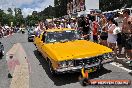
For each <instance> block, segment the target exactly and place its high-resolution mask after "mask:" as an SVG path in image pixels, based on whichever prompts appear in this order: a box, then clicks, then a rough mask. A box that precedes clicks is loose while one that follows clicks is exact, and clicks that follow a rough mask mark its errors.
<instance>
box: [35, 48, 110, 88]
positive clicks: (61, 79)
mask: <svg viewBox="0 0 132 88" xmlns="http://www.w3.org/2000/svg"><path fill="white" fill-rule="evenodd" d="M34 54H35V56H36V58H37V59H38V60H39V62H40V65H42V67H43V69H44V70H45V72H46V74H47V75H48V77H49V78H50V79H51V80H52V81H53V82H54V84H55V85H56V86H62V85H66V84H70V83H76V82H78V81H79V80H78V77H79V76H80V73H67V74H60V75H58V76H56V77H54V76H52V75H51V73H50V71H49V67H48V64H47V62H46V61H45V59H44V58H43V57H42V55H41V54H40V53H39V52H38V51H37V50H35V51H34ZM110 72H111V71H110V70H107V69H105V68H103V69H102V70H101V71H98V72H94V73H92V74H89V76H90V78H91V79H94V78H98V77H99V76H102V75H104V74H107V73H110Z"/></svg>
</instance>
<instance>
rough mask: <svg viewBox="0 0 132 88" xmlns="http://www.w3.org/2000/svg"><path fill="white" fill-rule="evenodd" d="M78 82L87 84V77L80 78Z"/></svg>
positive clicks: (83, 84)
mask: <svg viewBox="0 0 132 88" xmlns="http://www.w3.org/2000/svg"><path fill="white" fill-rule="evenodd" d="M80 84H81V85H82V86H87V85H88V79H87V78H82V79H81V80H80Z"/></svg>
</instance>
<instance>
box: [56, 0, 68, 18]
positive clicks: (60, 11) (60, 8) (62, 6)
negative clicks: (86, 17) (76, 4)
mask: <svg viewBox="0 0 132 88" xmlns="http://www.w3.org/2000/svg"><path fill="white" fill-rule="evenodd" d="M67 3H68V0H54V5H55V12H56V13H55V14H56V17H62V16H64V15H66V14H67Z"/></svg>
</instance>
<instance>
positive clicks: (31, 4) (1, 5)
mask: <svg viewBox="0 0 132 88" xmlns="http://www.w3.org/2000/svg"><path fill="white" fill-rule="evenodd" d="M49 5H52V6H54V0H0V9H3V10H5V12H6V10H7V9H8V8H12V9H14V8H15V7H17V8H21V9H22V12H23V15H24V16H27V15H28V14H29V15H30V14H31V13H32V11H34V10H36V11H38V12H40V11H42V10H44V8H46V7H48V6H49Z"/></svg>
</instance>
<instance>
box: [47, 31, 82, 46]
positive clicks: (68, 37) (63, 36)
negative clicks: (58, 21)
mask: <svg viewBox="0 0 132 88" xmlns="http://www.w3.org/2000/svg"><path fill="white" fill-rule="evenodd" d="M78 39H80V36H79V34H78V33H77V31H75V30H68V31H59V32H48V33H47V36H46V43H54V42H67V41H74V40H78Z"/></svg>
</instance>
